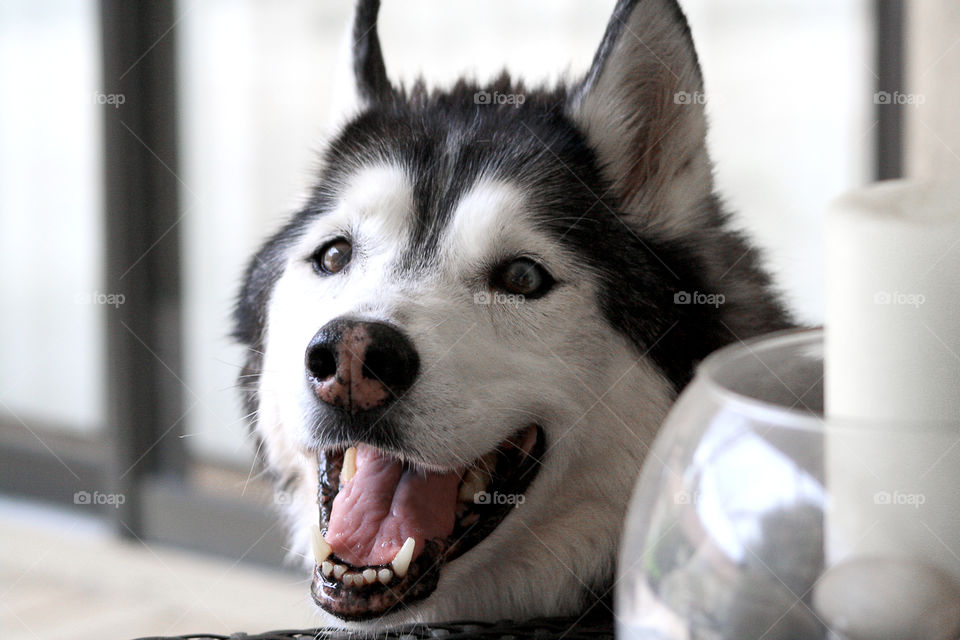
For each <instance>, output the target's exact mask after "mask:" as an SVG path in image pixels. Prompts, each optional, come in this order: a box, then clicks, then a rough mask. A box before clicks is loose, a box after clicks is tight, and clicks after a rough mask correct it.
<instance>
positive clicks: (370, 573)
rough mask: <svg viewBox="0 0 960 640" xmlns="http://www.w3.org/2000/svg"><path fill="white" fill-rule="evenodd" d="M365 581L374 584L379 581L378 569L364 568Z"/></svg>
mask: <svg viewBox="0 0 960 640" xmlns="http://www.w3.org/2000/svg"><path fill="white" fill-rule="evenodd" d="M363 581H364V582H365V583H367V584H373V583H374V582H376V581H377V570H376V569H364V570H363Z"/></svg>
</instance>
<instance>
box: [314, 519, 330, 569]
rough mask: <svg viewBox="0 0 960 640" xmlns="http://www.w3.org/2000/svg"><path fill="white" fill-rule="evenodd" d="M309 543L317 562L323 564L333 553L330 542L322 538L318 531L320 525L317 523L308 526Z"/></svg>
mask: <svg viewBox="0 0 960 640" xmlns="http://www.w3.org/2000/svg"><path fill="white" fill-rule="evenodd" d="M310 543H311V545H312V546H313V557H314V559H315V560H316V561H317V564H323V562H324V561H325V560H326V559H327V558H329V557H330V554H331V553H333V549H332V548H331V547H330V543H329V542H327V541H326V540H324V539H323V534H322V533H320V527H318V526H317V525H313V526H312V527H310Z"/></svg>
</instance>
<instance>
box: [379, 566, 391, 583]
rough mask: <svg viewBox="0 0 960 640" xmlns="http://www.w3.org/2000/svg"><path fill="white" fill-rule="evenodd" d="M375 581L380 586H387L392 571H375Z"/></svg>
mask: <svg viewBox="0 0 960 640" xmlns="http://www.w3.org/2000/svg"><path fill="white" fill-rule="evenodd" d="M377 580H379V581H380V582H381V583H382V584H387V583H388V582H390V581H391V580H393V571H391V570H390V569H380V571H377Z"/></svg>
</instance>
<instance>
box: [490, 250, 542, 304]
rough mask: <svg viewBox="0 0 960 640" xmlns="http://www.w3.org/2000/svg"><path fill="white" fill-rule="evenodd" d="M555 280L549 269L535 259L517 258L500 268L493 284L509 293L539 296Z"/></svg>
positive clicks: (531, 296) (528, 296)
mask: <svg viewBox="0 0 960 640" xmlns="http://www.w3.org/2000/svg"><path fill="white" fill-rule="evenodd" d="M554 282H555V281H554V279H553V277H552V276H551V275H550V274H549V273H548V272H547V270H546V269H544V268H543V267H541V266H540V265H539V264H537V263H536V262H534V261H533V260H531V259H529V258H517V259H516V260H513V261H511V262H508V263H506V264H505V265H503V266H502V267H501V268H500V269H499V270H498V272H497V274H496V275H495V277H494V281H493V285H494V286H495V287H496V288H498V289H502V290H504V291H507V292H509V293H515V294H518V295H522V296H525V297H527V298H539V297H540V296H542V295H544V294H546V293H547V291H549V290H550V288H551V287H552V286H553V285H554Z"/></svg>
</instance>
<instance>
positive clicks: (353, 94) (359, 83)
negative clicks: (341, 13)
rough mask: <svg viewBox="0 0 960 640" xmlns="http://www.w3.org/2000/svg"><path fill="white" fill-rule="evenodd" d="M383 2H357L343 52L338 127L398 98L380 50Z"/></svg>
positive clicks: (335, 106) (336, 105) (337, 96)
mask: <svg viewBox="0 0 960 640" xmlns="http://www.w3.org/2000/svg"><path fill="white" fill-rule="evenodd" d="M379 13H380V0H357V3H356V5H355V6H354V9H353V18H352V19H351V21H350V25H349V27H348V30H347V33H346V34H345V35H344V38H343V43H342V46H341V51H340V60H341V64H340V68H339V69H338V70H337V73H336V76H337V78H336V91H335V93H334V99H333V103H334V104H333V110H332V114H333V118H334V124H337V125H339V124H340V122H341V119H342V118H343V117H344V116H345V115H346V116H353V115H356V114H357V113H359V112H361V111H364V110H365V109H368V108H370V107H371V106H374V105H376V104H380V103H384V102H387V101H389V100H391V99H392V98H393V97H395V95H396V94H395V91H394V89H393V86H392V85H391V84H390V80H389V78H387V66H386V64H385V63H384V61H383V51H382V50H381V49H380V36H379V34H378V33H377V16H378V15H379Z"/></svg>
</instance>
